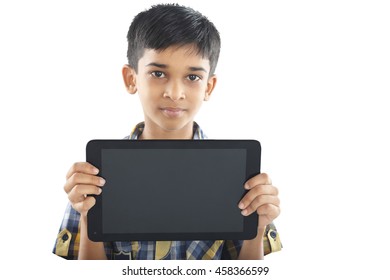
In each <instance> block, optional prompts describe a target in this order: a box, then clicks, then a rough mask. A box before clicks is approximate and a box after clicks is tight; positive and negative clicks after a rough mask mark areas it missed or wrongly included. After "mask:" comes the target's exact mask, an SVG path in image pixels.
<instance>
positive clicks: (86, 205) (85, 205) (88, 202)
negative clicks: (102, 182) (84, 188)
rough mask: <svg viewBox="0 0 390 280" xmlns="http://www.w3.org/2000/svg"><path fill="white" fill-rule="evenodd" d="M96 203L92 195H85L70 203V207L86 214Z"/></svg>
mask: <svg viewBox="0 0 390 280" xmlns="http://www.w3.org/2000/svg"><path fill="white" fill-rule="evenodd" d="M95 203H96V199H95V198H94V197H92V196H88V197H86V198H85V199H84V200H83V201H81V202H78V203H75V204H72V207H73V208H74V209H75V210H76V211H77V212H79V213H80V214H81V215H86V214H87V213H88V211H89V209H91V208H92V207H93V206H94V205H95Z"/></svg>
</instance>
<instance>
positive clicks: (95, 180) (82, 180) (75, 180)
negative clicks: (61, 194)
mask: <svg viewBox="0 0 390 280" xmlns="http://www.w3.org/2000/svg"><path fill="white" fill-rule="evenodd" d="M105 183H106V181H105V180H104V179H103V178H102V177H99V176H94V175H89V174H83V173H74V174H73V175H72V176H70V177H69V179H68V180H67V181H66V183H65V186H64V190H65V192H66V193H69V192H70V191H71V190H72V189H73V187H74V186H75V185H80V184H81V185H95V186H100V187H102V186H104V184H105Z"/></svg>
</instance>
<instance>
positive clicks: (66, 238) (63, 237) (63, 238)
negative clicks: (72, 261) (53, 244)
mask: <svg viewBox="0 0 390 280" xmlns="http://www.w3.org/2000/svg"><path fill="white" fill-rule="evenodd" d="M68 238H69V236H68V234H67V233H65V234H64V235H63V236H62V238H61V239H62V241H64V242H65V241H66V240H68Z"/></svg>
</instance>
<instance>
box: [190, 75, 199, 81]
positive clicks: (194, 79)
mask: <svg viewBox="0 0 390 280" xmlns="http://www.w3.org/2000/svg"><path fill="white" fill-rule="evenodd" d="M187 79H188V80H190V81H191V82H196V81H199V80H200V77H199V76H198V75H194V74H191V75H188V76H187Z"/></svg>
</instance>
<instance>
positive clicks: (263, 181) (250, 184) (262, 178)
mask: <svg viewBox="0 0 390 280" xmlns="http://www.w3.org/2000/svg"><path fill="white" fill-rule="evenodd" d="M257 185H272V180H271V178H270V177H269V176H268V174H267V173H261V174H258V175H256V176H254V177H252V178H250V179H249V180H248V181H246V182H245V184H244V188H245V189H247V190H250V189H252V188H254V187H255V186H257Z"/></svg>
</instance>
